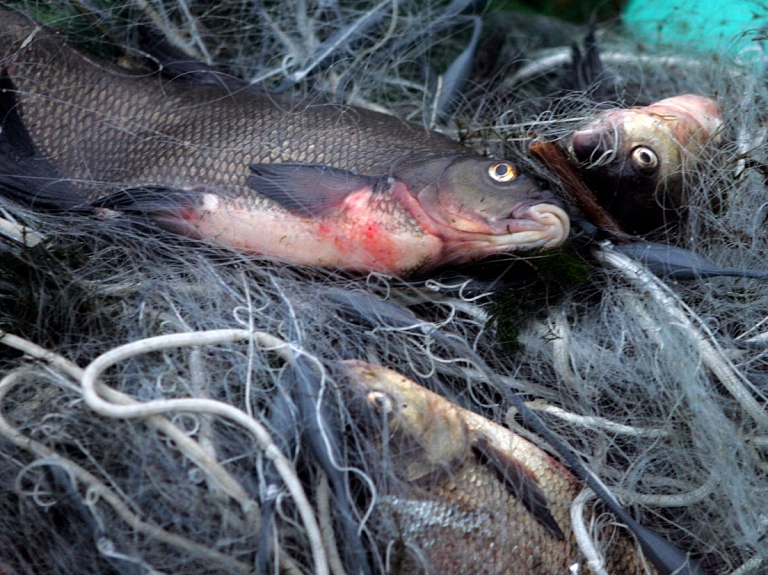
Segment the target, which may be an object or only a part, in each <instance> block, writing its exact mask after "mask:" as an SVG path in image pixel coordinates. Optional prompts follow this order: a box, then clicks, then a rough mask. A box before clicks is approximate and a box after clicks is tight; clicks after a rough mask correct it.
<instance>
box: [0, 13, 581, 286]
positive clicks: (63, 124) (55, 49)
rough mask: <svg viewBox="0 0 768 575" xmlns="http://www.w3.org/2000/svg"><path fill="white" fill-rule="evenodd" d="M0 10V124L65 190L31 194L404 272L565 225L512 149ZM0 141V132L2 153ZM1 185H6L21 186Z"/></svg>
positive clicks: (344, 264)
mask: <svg viewBox="0 0 768 575" xmlns="http://www.w3.org/2000/svg"><path fill="white" fill-rule="evenodd" d="M0 17H1V18H2V24H0V70H1V71H2V73H3V75H4V76H3V90H4V93H5V97H4V101H5V104H6V105H5V108H6V109H12V110H13V111H14V113H13V114H8V113H6V114H5V117H6V118H7V119H6V123H8V122H11V121H17V123H18V122H21V123H22V124H23V129H24V130H25V131H26V133H27V134H28V136H29V139H30V141H31V145H32V146H33V147H34V153H35V159H40V160H41V161H45V162H47V165H48V166H50V170H49V171H53V172H55V173H56V174H57V175H58V176H59V179H60V180H66V182H67V183H68V185H69V188H70V190H71V191H70V193H69V197H67V198H64V197H62V196H63V194H62V193H61V192H58V195H57V196H56V195H54V192H53V191H52V190H51V186H48V187H45V189H43V190H41V191H38V192H37V195H36V196H34V197H31V198H30V200H31V203H33V205H34V204H35V202H37V204H38V205H41V206H51V205H52V206H54V207H56V205H57V202H59V203H60V204H61V205H62V206H64V207H71V206H73V205H77V204H78V201H79V202H80V203H81V204H88V205H94V206H96V207H97V208H98V209H99V210H100V211H102V212H108V213H111V212H114V211H120V212H140V213H143V214H146V215H148V216H149V217H150V218H151V219H153V220H154V221H156V222H157V223H159V224H160V225H162V226H164V227H166V228H169V229H171V230H174V231H177V232H183V233H186V234H188V235H190V236H193V237H197V238H203V239H206V240H209V241H214V242H217V243H220V244H224V245H228V246H232V247H235V248H239V249H243V250H246V251H250V252H254V253H259V254H264V255H267V256H270V257H274V258H276V259H282V260H286V261H292V262H297V263H306V264H311V265H318V266H323V267H334V268H346V269H349V270H353V271H370V270H377V271H385V272H391V273H397V274H402V275H407V274H409V273H415V272H424V271H428V270H429V269H432V268H435V267H438V266H442V265H447V264H459V263H464V262H468V261H473V260H476V259H478V258H480V257H484V256H486V255H489V254H493V253H498V252H503V251H509V250H517V249H531V248H539V247H552V246H556V245H559V244H560V243H562V242H563V241H564V240H565V238H566V237H567V235H568V231H569V223H568V216H567V215H566V214H565V212H564V211H563V210H562V209H561V208H560V207H559V206H558V205H557V202H556V201H555V199H554V197H553V196H551V194H549V193H548V192H545V191H542V189H541V188H540V186H539V185H538V183H536V182H535V181H534V180H533V179H532V178H530V177H528V176H526V175H525V174H522V173H520V172H519V171H518V170H517V168H516V167H515V166H514V165H513V164H511V163H510V162H506V161H493V160H490V159H487V158H483V157H482V156H478V155H475V154H473V153H471V152H470V151H468V150H467V149H466V148H464V147H463V146H461V145H460V144H458V143H457V142H454V141H452V140H451V139H449V138H447V137H445V136H442V135H440V134H437V133H434V132H431V131H427V130H425V129H423V128H421V127H419V126H416V125H414V124H411V123H408V122H405V121H402V120H399V119H397V118H395V117H393V116H388V115H385V114H380V113H376V112H372V111H369V110H365V109H361V108H354V107H350V106H336V105H331V104H327V103H319V102H312V101H306V100H298V99H290V98H277V97H275V96H273V95H270V94H268V93H266V92H263V91H261V90H259V89H257V88H254V87H250V86H239V87H238V88H236V89H227V88H224V87H220V86H211V85H198V84H190V83H185V82H182V81H169V80H167V79H164V78H162V77H161V76H159V75H157V74H149V73H142V72H137V71H132V70H127V69H124V68H121V67H119V66H116V65H113V64H111V63H109V62H105V61H101V60H99V59H98V58H96V57H94V56H91V55H87V54H85V53H82V52H80V51H78V50H76V49H74V48H73V47H71V46H70V45H69V44H68V43H67V42H66V41H65V40H64V39H63V38H61V37H59V36H57V35H56V34H55V33H53V32H52V31H51V30H49V29H47V28H45V27H42V26H40V25H38V24H36V23H35V22H34V21H32V20H30V19H28V18H27V17H25V16H23V15H21V14H19V13H18V12H15V11H13V10H10V9H8V8H4V7H2V6H0ZM11 99H12V100H11ZM8 118H10V119H8ZM17 131H18V130H17ZM12 145H13V144H12V143H11V144H9V143H5V144H3V143H2V142H0V155H2V153H3V149H4V148H8V147H12ZM27 147H30V146H27ZM19 157H21V158H22V159H23V160H24V161H23V162H22V161H20V160H18V158H19ZM414 160H417V163H414ZM4 165H5V166H8V165H10V166H11V167H12V168H13V167H14V166H15V167H16V171H17V172H18V173H16V174H13V173H11V174H8V172H13V169H6V174H5V175H6V176H8V175H10V176H15V177H16V178H17V179H18V178H19V177H27V178H28V179H29V178H31V177H33V176H34V174H30V173H27V172H29V171H32V170H31V169H29V161H27V158H26V157H23V154H22V153H17V152H13V151H12V152H11V153H10V154H6V157H5V159H4V158H2V157H0V167H2V166H4ZM278 166H280V167H278ZM414 167H415V168H416V169H414ZM420 172H425V173H429V174H431V179H429V180H424V178H421V177H414V175H415V174H418V173H420ZM265 174H267V175H266V176H265ZM3 175H4V174H3V173H2V172H0V191H2V189H3V179H2V176H3ZM7 180H8V178H6V182H7ZM50 181H54V178H51V180H50ZM4 187H5V191H6V192H7V191H8V188H10V189H11V194H12V195H13V193H14V192H16V194H15V195H17V196H19V195H21V194H19V193H18V188H20V187H25V186H20V185H17V184H16V183H15V181H12V182H11V183H10V184H7V185H5V186H4ZM26 187H27V188H28V187H30V186H26ZM30 195H31V194H30ZM494 202H495V203H494ZM489 205H493V208H492V209H488V208H487V207H486V206H489Z"/></svg>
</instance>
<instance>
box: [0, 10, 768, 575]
mask: <svg viewBox="0 0 768 575" xmlns="http://www.w3.org/2000/svg"><path fill="white" fill-rule="evenodd" d="M72 4H73V5H76V6H78V7H80V8H83V7H86V6H87V10H85V12H87V13H88V15H87V16H86V17H83V16H80V15H78V14H77V12H78V11H77V10H75V9H73V7H72V6H71V5H69V4H68V3H64V2H62V3H50V4H44V3H30V4H28V5H27V6H26V8H27V10H28V11H29V13H31V14H32V15H34V16H35V17H39V18H41V19H44V20H45V22H46V23H47V24H48V25H50V26H53V27H55V28H57V29H61V30H62V31H67V30H70V29H71V25H72V24H75V25H76V27H77V28H78V29H79V31H80V32H82V28H86V29H88V30H89V31H90V34H88V35H87V37H85V38H83V36H79V39H80V40H84V41H85V43H87V44H89V46H90V47H91V48H94V49H96V50H100V51H101V52H102V53H104V50H105V46H109V48H108V49H107V51H113V50H114V46H115V45H121V46H123V47H126V48H128V49H127V50H126V51H125V52H124V53H123V54H122V57H123V58H124V60H125V61H126V62H134V64H135V62H137V61H139V60H140V58H141V56H142V53H143V52H142V51H143V50H145V48H142V47H141V46H142V43H141V42H142V40H141V38H142V35H144V34H146V29H145V28H141V27H139V26H138V24H141V25H142V26H146V27H149V28H148V29H149V30H150V31H151V32H150V35H152V34H157V33H158V31H159V32H161V33H162V34H163V37H164V39H165V40H166V41H168V42H169V43H170V44H171V45H172V46H174V47H175V49H176V50H181V51H183V52H185V53H186V54H188V55H189V57H190V59H191V60H197V61H203V62H204V63H206V64H210V65H214V64H215V65H216V66H217V67H221V68H223V69H224V70H226V71H227V72H228V73H230V74H234V75H237V76H239V77H242V78H245V79H246V80H248V81H252V82H260V83H263V84H265V85H267V86H269V87H270V88H272V89H279V90H281V91H283V92H286V93H295V94H300V95H302V96H308V97H310V98H318V99H320V98H331V99H336V100H338V101H343V102H346V103H351V104H356V105H363V106H367V107H370V108H372V109H376V110H382V111H386V112H392V113H396V114H397V115H399V116H401V117H404V118H408V119H410V120H413V121H416V122H419V123H422V124H423V125H424V126H425V127H430V128H431V127H434V128H438V129H440V130H442V131H445V132H446V133H448V134H451V135H454V136H456V137H458V138H459V139H461V140H462V141H464V142H465V143H466V144H467V145H468V146H470V147H472V148H474V149H475V150H477V151H480V152H483V153H487V154H490V155H493V156H495V157H497V158H501V157H510V158H513V159H514V160H515V161H517V162H518V163H520V164H524V165H526V166H527V167H528V168H529V169H530V170H533V171H535V172H536V173H537V174H538V175H539V176H541V177H543V178H548V179H550V180H552V186H553V188H554V189H555V190H556V191H558V192H562V190H561V189H560V187H559V184H558V180H557V178H556V177H555V176H554V175H553V174H552V173H551V172H548V171H547V169H546V168H545V167H542V166H541V165H540V164H538V163H537V162H535V161H534V159H533V158H532V157H530V156H528V155H527V154H526V146H527V144H528V143H529V142H530V140H531V138H533V137H539V138H544V139H547V140H553V141H555V142H562V143H563V145H565V142H566V141H567V139H568V137H569V136H570V135H571V134H572V133H573V131H574V130H575V129H576V128H577V127H578V126H579V125H582V124H583V123H584V122H586V121H588V120H589V119H591V118H593V117H594V116H595V115H596V114H598V113H600V112H602V111H604V110H606V109H609V108H612V107H615V106H618V105H622V106H628V105H636V104H637V105H647V104H650V103H651V102H654V101H658V100H660V99H663V98H666V97H670V96H675V95H678V94H684V93H697V94H701V95H706V96H709V97H714V98H716V99H717V100H718V102H719V103H720V104H721V107H722V109H723V110H724V121H725V125H726V137H725V138H724V140H723V143H721V144H720V145H719V146H718V147H716V148H712V149H709V150H707V151H706V152H704V157H703V158H702V161H700V162H698V163H697V164H696V167H695V169H692V170H691V171H690V172H689V173H687V174H686V175H685V178H686V181H685V185H686V205H687V209H686V212H685V219H684V221H683V222H682V223H681V224H679V225H677V226H676V227H673V228H672V229H670V230H668V231H667V232H666V233H665V234H666V235H665V236H664V237H663V238H654V239H663V240H664V241H666V242H668V243H671V244H674V245H676V246H679V247H684V248H687V249H690V250H692V251H694V252H696V253H697V254H701V255H705V256H707V257H708V258H709V259H711V260H712V261H714V262H715V263H716V264H717V265H719V266H722V267H727V268H754V269H760V270H766V269H768V268H766V263H765V254H766V253H768V234H766V231H765V229H766V206H767V205H768V187H767V186H766V166H767V165H768V143H766V135H767V134H768V130H766V128H765V123H766V111H767V110H768V101H766V98H767V97H768V90H766V84H765V77H764V76H761V75H756V74H754V71H753V68H751V67H750V68H744V67H742V66H741V65H740V62H739V61H738V60H737V59H735V58H731V57H729V56H727V55H723V54H720V55H718V56H717V57H715V56H714V55H707V54H702V55H695V56H693V55H691V54H679V53H674V52H669V51H661V49H657V48H654V47H652V46H642V49H643V50H642V52H640V53H639V55H638V46H637V45H635V44H633V43H632V42H631V41H629V40H627V39H626V38H625V37H624V36H623V34H622V31H621V29H620V28H618V27H617V26H615V25H611V24H610V23H606V24H605V25H603V26H600V27H598V32H599V34H598V39H599V42H600V46H601V56H602V61H603V63H604V65H605V72H604V74H603V76H602V78H601V82H600V84H599V86H592V88H596V87H597V88H599V90H597V91H599V92H601V95H600V96H597V97H596V95H595V94H596V90H588V89H585V88H588V87H589V86H586V87H585V86H584V85H583V83H582V84H579V82H578V81H574V73H573V70H572V69H571V67H570V64H569V62H570V61H571V45H572V43H574V42H580V41H581V39H582V38H583V37H584V35H585V34H586V32H587V30H586V29H582V28H581V27H579V26H576V25H572V24H564V23H562V22H558V21H555V20H551V19H546V18H542V17H539V16H534V15H530V14H524V15H516V14H515V15H513V14H508V13H496V12H492V11H480V12H473V10H472V7H470V6H469V3H468V2H459V1H455V2H451V3H448V2H392V1H390V0H385V1H382V2H359V3H337V2H332V1H331V2H264V3H259V2H245V1H235V0H233V1H227V2H216V3H209V2H192V1H187V2H166V3H162V2H153V3H149V2H139V1H137V2H135V3H131V4H130V5H125V6H123V5H120V4H118V5H114V4H110V3H106V2H105V3H103V4H100V5H96V4H95V3H89V4H87V5H86V4H83V5H80V4H79V3H74V2H73V3H72ZM83 18H85V19H84V20H83ZM480 19H482V22H483V23H484V28H483V29H482V32H479V31H478V30H479V27H478V26H479V24H478V22H480ZM105 38H108V39H109V42H106V43H105V42H104V39H105ZM472 46H474V51H473V52H474V60H473V59H472V58H471V55H472V53H473V52H472V51H470V52H467V51H466V50H467V49H468V47H472ZM111 53H112V54H113V55H114V56H117V54H115V53H114V52H111ZM468 55H469V56H468ZM467 61H469V62H470V65H467V64H466V62H467ZM190 73H195V74H202V76H203V80H206V79H209V80H211V79H213V78H214V76H212V75H208V74H207V73H205V72H202V73H201V72H200V68H199V67H198V68H196V69H195V71H194V72H190ZM445 94H448V95H447V96H446V95H445ZM2 210H3V229H4V230H6V232H5V233H4V239H3V241H2V251H0V270H1V271H2V275H1V276H0V314H1V315H0V320H1V321H2V329H3V332H4V334H5V335H4V337H3V339H2V340H0V343H2V344H3V346H2V347H3V349H2V352H1V355H0V358H1V359H2V379H1V380H0V572H3V573H19V574H26V573H62V574H64V573H66V574H69V573H222V572H227V573H253V572H259V573H267V572H274V569H278V568H279V569H281V570H283V571H284V572H290V573H312V572H316V573H322V572H327V570H328V569H329V567H328V565H330V569H331V570H332V571H333V572H334V573H341V572H343V571H344V570H345V569H346V570H347V572H374V573H383V572H387V571H389V572H398V569H400V572H410V571H406V570H405V569H407V568H406V567H403V566H402V565H401V564H400V563H398V560H399V558H400V556H402V555H403V553H405V551H404V548H405V549H407V545H405V546H403V545H402V541H401V542H399V543H397V544H394V545H393V546H390V545H388V543H389V540H388V539H387V538H388V537H389V538H393V536H392V535H391V532H390V531H387V528H386V525H385V523H386V522H385V521H384V520H383V519H382V514H381V511H380V510H378V509H377V508H376V507H375V506H372V502H373V501H374V500H375V497H376V494H377V493H383V492H385V491H386V489H387V487H388V485H390V484H391V483H395V482H397V481H398V478H397V477H396V474H395V473H394V471H395V470H392V469H387V467H386V464H384V465H382V463H381V462H382V457H381V453H382V449H385V448H386V446H382V445H380V444H379V445H377V444H376V443H375V442H372V438H371V437H368V436H366V435H364V434H363V430H364V426H363V427H361V423H360V421H358V417H359V414H358V413H357V412H356V411H355V410H354V409H353V408H352V406H351V405H350V400H349V397H348V396H347V393H346V391H345V390H346V389H347V388H346V386H345V377H346V374H345V372H344V369H343V368H342V367H341V364H340V362H339V360H364V361H367V362H370V363H373V364H380V365H383V366H385V367H387V368H390V369H394V370H396V371H397V372H400V373H401V374H403V375H404V376H406V377H408V378H410V379H413V380H415V381H418V382H420V383H422V384H424V385H426V386H427V387H429V388H430V389H433V390H436V391H438V392H440V393H441V394H442V395H444V396H446V397H449V398H450V399H451V400H453V401H455V402H456V403H457V404H459V405H461V406H463V407H466V408H469V409H471V410H473V411H475V412H478V413H481V414H483V415H485V416H487V417H488V418H490V419H493V420H495V421H496V422H504V421H506V422H507V423H508V425H510V426H511V427H512V428H513V430H515V431H517V432H519V433H521V434H522V435H524V436H526V437H529V438H531V439H532V440H533V441H534V443H536V442H537V439H536V437H535V436H534V435H532V434H531V433H530V432H529V431H527V430H526V429H525V428H524V427H521V426H520V420H519V418H517V417H516V415H515V413H513V412H510V413H507V412H506V410H507V408H508V407H509V406H508V405H507V404H506V403H504V402H503V400H502V399H503V395H502V394H501V393H499V392H498V391H497V390H495V389H494V386H493V383H492V382H493V381H498V379H499V378H500V379H501V381H502V382H503V383H504V384H505V385H507V386H509V389H511V390H512V391H514V392H516V393H519V394H521V396H522V397H523V399H525V400H526V401H527V402H528V403H529V405H530V406H531V407H532V408H534V409H536V410H537V411H538V412H539V413H540V414H541V415H542V417H543V418H545V421H546V422H547V423H548V425H549V426H550V427H551V428H552V429H553V430H554V431H555V432H556V434H557V435H558V436H559V437H560V438H561V439H562V440H563V441H565V442H566V443H567V444H569V445H570V446H571V448H572V449H573V450H574V451H575V452H576V453H577V454H578V455H579V456H580V457H581V458H582V459H583V461H585V462H586V464H587V465H588V467H589V468H591V469H592V470H593V471H594V472H595V473H596V474H597V475H598V476H599V477H600V478H601V480H602V481H603V482H604V483H605V484H606V485H607V486H608V487H609V488H610V489H611V490H612V492H613V493H614V494H615V495H616V496H617V497H618V498H619V499H620V500H621V501H622V503H623V504H624V505H625V506H626V507H627V508H628V509H629V510H630V512H631V514H632V515H633V516H634V517H635V518H636V519H637V520H638V521H639V522H640V523H642V524H643V525H645V526H647V527H649V528H651V529H653V530H654V531H656V532H657V533H660V534H662V535H663V536H664V537H666V538H667V539H668V540H670V541H672V542H674V543H675V544H676V545H677V546H678V547H679V548H681V549H684V550H686V551H690V552H691V553H692V554H693V555H694V556H695V557H697V558H698V559H699V560H700V561H701V563H702V565H703V566H704V567H705V568H706V569H707V570H708V571H709V572H711V573H718V574H727V573H740V574H741V573H761V572H766V570H767V569H768V568H766V563H765V562H764V558H765V557H766V555H768V543H767V540H766V529H768V516H766V511H765V501H766V498H767V497H768V493H767V491H768V489H767V488H768V481H767V480H766V473H768V455H767V454H766V450H768V412H767V411H766V409H765V406H766V393H768V392H767V391H766V386H768V361H767V360H768V358H767V357H766V354H767V353H768V344H767V343H766V341H767V340H768V337H767V336H766V333H767V332H766V325H765V324H766V317H768V292H767V290H766V286H765V284H764V283H761V282H759V281H756V280H751V279H740V278H730V277H729V278H711V279H707V280H706V281H694V282H687V283H682V282H680V283H678V282H675V281H663V280H660V279H659V278H657V277H656V276H653V275H652V274H650V273H649V272H648V271H647V270H646V269H644V268H643V267H642V266H641V265H639V264H637V263H636V262H634V261H633V260H631V259H629V258H627V257H625V256H623V255H622V254H621V253H620V252H615V251H612V250H610V248H607V247H604V246H600V245H598V244H596V243H589V241H588V240H585V239H583V238H576V239H575V240H574V244H573V245H572V246H569V247H568V250H567V252H565V251H564V252H563V253H564V254H565V255H566V256H567V257H565V258H559V259H558V265H557V268H558V269H557V270H554V271H553V269H552V268H551V267H547V265H546V262H547V261H551V257H548V258H543V257H539V256H537V255H535V254H534V255H532V256H528V257H522V256H518V255H515V256H506V257H504V258H502V259H501V260H500V261H498V262H495V263H494V264H493V266H490V265H489V266H483V267H481V268H479V269H474V270H471V273H470V271H457V272H455V273H454V275H450V276H448V275H445V276H439V277H436V278H430V279H426V280H423V281H420V282H411V283H406V282H402V281H399V280H396V279H393V278H389V277H386V276H383V275H379V274H371V275H369V276H367V277H363V278H351V277H349V276H346V275H343V274H337V273H334V272H328V271H319V270H309V269H306V268H300V267H291V266H286V265H282V264H275V263H271V262H269V261H266V260H259V259H256V258H253V257H245V256H243V255H239V254H237V253H235V252H232V251H225V250H222V249H215V248H212V247H210V246H206V245H202V244H200V243H198V242H195V241H193V240H184V239H181V238H176V237H171V236H169V235H167V234H164V233H162V232H159V231H157V230H155V229H153V228H151V227H149V226H145V225H143V224H142V223H140V222H138V223H137V222H131V221H122V220H109V221H100V220H97V219H94V218H87V217H82V216H77V215H76V214H71V215H67V214H41V213H35V212H32V211H29V210H26V209H24V208H21V207H20V206H18V205H17V204H15V203H13V202H11V201H6V200H3V203H2ZM5 236H7V237H5ZM563 259H565V260H566V261H568V260H569V259H570V260H571V261H572V262H573V263H572V264H571V266H570V268H569V269H566V270H565V271H563V270H562V268H563V263H562V261H563ZM565 267H568V266H565ZM585 267H587V268H588V269H589V274H588V275H587V274H584V273H582V272H581V270H583V269H584V268H585ZM574 270H576V272H578V273H574ZM574 278H577V279H574ZM526 289H527V290H528V291H525V290H526ZM526 294H528V295H526ZM534 296H535V297H534ZM507 297H508V298H509V299H505V298H507ZM526 297H528V298H530V300H529V301H530V304H529V305H526ZM509 301H512V302H514V303H513V304H510V303H509ZM510 310H513V312H514V313H513V314H512V313H511V312H510ZM521 310H522V312H524V313H522V314H521ZM508 315H514V319H510V317H508ZM508 321H514V322H515V328H514V329H509V326H508V325H506V324H505V322H508ZM437 334H439V337H438V335H437ZM499 334H507V336H509V335H508V334H514V336H515V337H516V341H515V342H514V343H515V345H514V346H505V345H504V344H505V343H508V342H504V341H500V339H499V337H498V335H499ZM509 337H511V336H509ZM156 338H160V339H156ZM127 344H132V345H128V347H122V346H125V345H127ZM511 349H513V350H514V351H510V350H511ZM473 358H480V359H481V360H482V361H477V360H474V359H473ZM491 372H492V373H491ZM492 375H493V376H494V377H491V376H492ZM88 382H90V383H88ZM92 386H95V387H92ZM173 400H187V402H186V403H184V404H183V405H178V404H177V405H175V406H174V404H172V403H170V402H171V401H173ZM149 402H152V404H151V405H149ZM158 402H159V403H158ZM162 402H166V403H162ZM143 405H144V406H145V407H147V411H146V413H144V414H142V413H141V410H142V406H143ZM150 408H151V410H150ZM132 410H133V411H132ZM136 412H138V413H136ZM142 415H143V416H142ZM342 438H343V440H342ZM385 459H386V458H385ZM587 513H588V516H587V519H586V520H585V525H586V527H587V530H588V532H589V533H591V534H593V536H594V539H595V541H594V542H593V545H594V548H595V553H596V555H594V556H589V558H590V559H591V561H590V562H589V566H590V567H588V566H587V562H586V561H585V562H584V564H583V565H582V572H584V571H586V570H587V569H593V570H594V571H595V572H598V573H599V572H601V570H600V569H601V568H600V567H599V565H600V563H601V560H600V556H601V554H603V555H604V554H606V553H609V552H610V550H611V548H612V546H613V542H612V537H614V536H617V535H616V534H617V533H618V532H620V531H616V529H618V528H616V527H615V526H614V522H615V521H614V518H613V516H612V515H610V514H608V513H605V511H604V509H603V508H600V507H597V508H594V507H589V506H588V508H587ZM425 521H426V520H425ZM435 521H437V520H436V519H435ZM331 527H332V529H331ZM449 543H450V542H445V541H442V542H441V541H440V540H439V537H438V539H437V541H436V543H435V544H437V545H440V544H449ZM267 550H269V551H267ZM585 552H586V551H585ZM416 556H417V557H418V554H417V555H416ZM508 561H509V565H514V564H515V562H516V559H515V557H509V558H508ZM275 566H277V567H275ZM509 569H510V571H509V572H510V573H512V572H515V571H512V570H511V569H513V567H510V568H509ZM502 572H506V571H502Z"/></svg>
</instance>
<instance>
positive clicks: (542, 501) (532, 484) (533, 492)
mask: <svg viewBox="0 0 768 575" xmlns="http://www.w3.org/2000/svg"><path fill="white" fill-rule="evenodd" d="M472 452H473V454H474V455H475V457H476V458H477V460H478V462H479V463H481V464H483V465H487V466H488V467H489V469H491V470H492V471H493V472H494V473H495V474H496V475H497V476H498V478H499V479H500V480H501V481H502V482H503V483H504V484H505V485H506V486H507V487H508V488H509V489H510V491H511V492H512V493H513V494H514V495H515V497H517V499H518V500H519V501H520V502H521V503H522V504H523V505H524V506H525V508H526V509H527V510H528V511H529V512H530V513H531V514H532V515H533V516H534V518H535V519H536V521H538V522H539V523H541V525H543V526H544V528H545V529H546V530H547V531H549V532H550V533H551V534H552V535H554V536H555V537H556V538H557V539H559V540H560V541H563V540H565V535H564V534H563V531H562V530H561V529H560V526H559V525H558V524H557V521H555V518H554V517H553V516H552V513H551V512H550V510H549V506H548V505H547V498H546V497H545V496H544V493H543V492H542V491H541V488H540V487H539V485H538V482H537V481H536V478H535V477H534V476H533V474H532V473H531V472H530V471H528V470H527V469H526V468H525V466H524V465H522V464H521V463H520V462H519V461H517V460H516V459H514V458H513V457H511V456H510V455H509V454H508V453H506V452H505V451H504V450H502V449H499V448H498V447H496V446H495V445H493V443H492V442H490V441H488V440H487V439H485V438H482V437H481V438H478V439H477V440H476V441H475V442H474V443H473V444H472Z"/></svg>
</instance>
